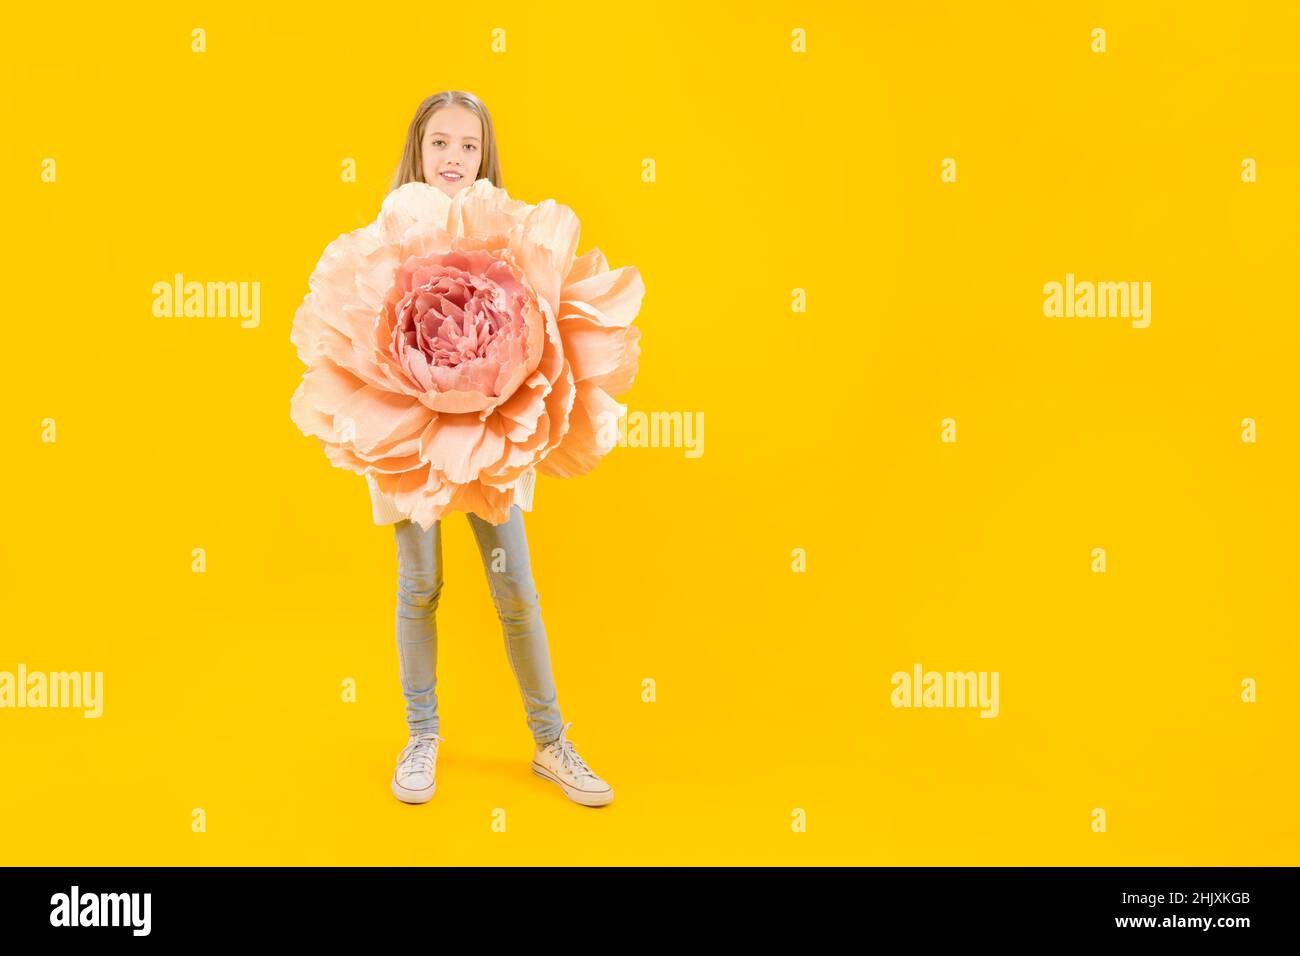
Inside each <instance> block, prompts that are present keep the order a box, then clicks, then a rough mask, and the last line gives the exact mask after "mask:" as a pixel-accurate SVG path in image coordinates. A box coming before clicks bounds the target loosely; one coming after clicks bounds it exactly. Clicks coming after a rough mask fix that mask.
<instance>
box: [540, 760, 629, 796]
mask: <svg viewBox="0 0 1300 956" xmlns="http://www.w3.org/2000/svg"><path fill="white" fill-rule="evenodd" d="M533 773H535V774H537V776H539V777H541V778H542V779H543V780H549V781H550V782H551V783H554V784H557V785H558V786H559V788H560V789H561V790H563V791H564V795H565V796H566V797H568V798H569V799H570V800H572V801H573V802H574V803H580V804H582V805H583V806H584V807H603V806H605V805H606V804H608V803H610V802H611V801H612V800H613V799H614V791H613V790H612V789H610V790H595V791H592V790H579V789H578V788H577V787H571V786H569V785H568V784H567V783H565V782H564V781H563V780H561V779H560V778H559V777H557V776H555V774H553V773H551V772H550V771H549V770H547V769H546V768H545V767H543V766H542V765H541V764H537V763H534V764H533Z"/></svg>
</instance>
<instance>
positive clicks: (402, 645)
mask: <svg viewBox="0 0 1300 956" xmlns="http://www.w3.org/2000/svg"><path fill="white" fill-rule="evenodd" d="M480 177H486V178H487V179H490V180H491V181H492V184H493V185H494V186H497V187H500V186H501V167H500V163H499V161H498V159H497V149H496V138H495V136H494V134H493V129H492V118H491V117H490V116H489V114H488V111H487V108H486V107H485V106H484V105H483V104H482V102H481V101H480V100H479V99H478V97H476V96H474V95H473V94H471V93H465V92H462V91H459V90H448V91H444V92H442V93H438V94H436V95H434V96H431V97H429V98H428V99H427V100H425V101H424V102H423V103H421V104H420V108H419V109H418V110H416V113H415V118H414V119H413V120H412V121H411V126H410V129H409V130H408V131H407V136H406V147H405V149H404V150H403V153H402V162H401V165H399V166H398V169H397V175H396V176H395V177H394V178H393V185H392V187H391V188H392V189H397V188H398V187H399V186H402V185H404V184H406V183H409V182H413V181H419V182H425V183H430V184H431V185H434V186H436V187H437V188H438V189H441V190H442V191H443V192H445V193H447V195H449V196H455V194H456V193H457V192H458V191H460V190H461V189H464V188H465V187H466V186H469V185H471V184H472V183H473V182H474V181H475V180H476V179H478V178H480ZM366 479H367V482H368V483H369V487H370V496H371V504H372V511H373V517H374V522H375V524H379V525H384V524H394V525H395V531H396V535H397V560H398V569H397V650H398V654H399V657H400V662H401V682H402V692H403V694H404V695H405V696H406V722H407V726H408V728H409V731H410V737H409V739H408V741H407V744H406V747H405V748H404V749H403V750H402V752H401V753H400V754H399V755H398V757H397V767H396V769H395V770H394V771H393V781H392V788H393V793H394V794H395V795H396V796H397V798H398V799H399V800H402V801H404V802H406V803H425V802H426V801H428V800H429V798H431V797H432V796H433V791H434V775H435V771H436V768H437V760H438V744H439V741H441V740H442V739H443V737H442V735H441V734H439V733H438V726H439V724H438V698H437V694H436V693H435V690H434V688H435V686H436V684H437V677H436V673H435V671H436V664H437V658H438V630H437V624H436V620H435V616H436V613H437V609H438V598H439V596H440V595H441V593H442V535H441V530H442V522H441V521H438V522H435V523H434V525H433V527H431V528H430V529H429V530H428V531H427V532H426V531H423V530H422V529H421V528H420V526H419V525H418V524H416V523H415V522H413V521H411V520H410V519H409V518H404V517H402V515H401V514H400V513H399V512H398V511H397V509H396V507H395V505H394V503H393V501H392V499H391V497H389V496H388V495H386V494H384V493H383V492H382V491H380V490H379V486H378V485H377V484H375V481H374V478H373V477H372V476H370V475H367V476H366ZM535 479H536V474H535V472H534V470H532V469H529V470H528V471H527V472H525V473H524V474H523V476H522V477H521V478H520V479H519V483H518V485H517V486H516V489H515V501H516V504H514V505H512V506H511V508H510V518H509V520H508V521H506V522H505V523H504V524H501V525H493V524H491V523H489V522H487V521H484V520H483V519H482V518H480V517H478V516H477V515H474V514H468V515H467V517H468V518H469V523H470V526H471V527H472V528H473V530H474V536H475V538H476V539H477V541H478V547H479V551H480V553H481V556H482V558H483V568H484V570H485V571H486V572H487V577H488V586H489V588H490V590H491V592H492V600H493V602H494V603H495V604H496V609H497V615H498V617H500V619H501V625H502V629H503V631H504V632H505V639H506V655H507V657H508V658H509V660H510V666H511V667H512V668H513V670H514V673H515V680H516V681H517V682H518V683H519V693H520V696H521V697H522V699H523V704H524V712H525V714H526V716H527V718H528V727H529V730H530V731H531V732H532V735H533V740H534V741H535V743H536V751H535V753H534V755H533V765H532V769H533V773H535V774H537V775H538V776H540V777H543V778H544V779H547V780H550V781H552V782H554V783H556V784H558V785H559V786H560V787H561V788H562V789H563V790H564V792H565V794H566V795H568V797H569V799H570V800H573V801H575V802H577V803H580V804H583V805H584V806H589V807H598V806H604V805H605V804H607V803H609V802H610V801H611V800H613V799H614V791H613V790H612V789H611V788H610V786H609V784H608V783H606V782H605V781H604V780H602V779H601V778H600V777H598V776H597V775H596V774H595V773H593V772H592V770H591V768H590V767H588V766H587V765H586V763H585V762H584V761H583V759H582V758H581V757H580V756H578V752H577V750H575V749H574V746H573V742H572V741H571V740H569V739H568V738H567V736H566V734H567V731H568V729H569V724H566V723H562V721H561V718H560V709H559V706H558V704H557V703H556V698H555V680H554V678H553V677H552V676H551V659H550V651H549V649H548V646H547V641H546V630H545V628H544V627H543V626H542V612H541V608H540V606H539V603H538V600H539V599H538V594H537V591H536V589H535V587H534V584H533V576H532V567H531V564H530V561H529V556H528V539H527V537H526V535H525V533H524V517H523V512H524V511H532V499H533V486H534V482H535ZM498 548H500V549H501V551H500V552H496V549H498ZM494 552H496V553H498V554H503V555H504V557H505V568H504V569H503V570H501V571H494V570H492V561H493V554H494Z"/></svg>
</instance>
